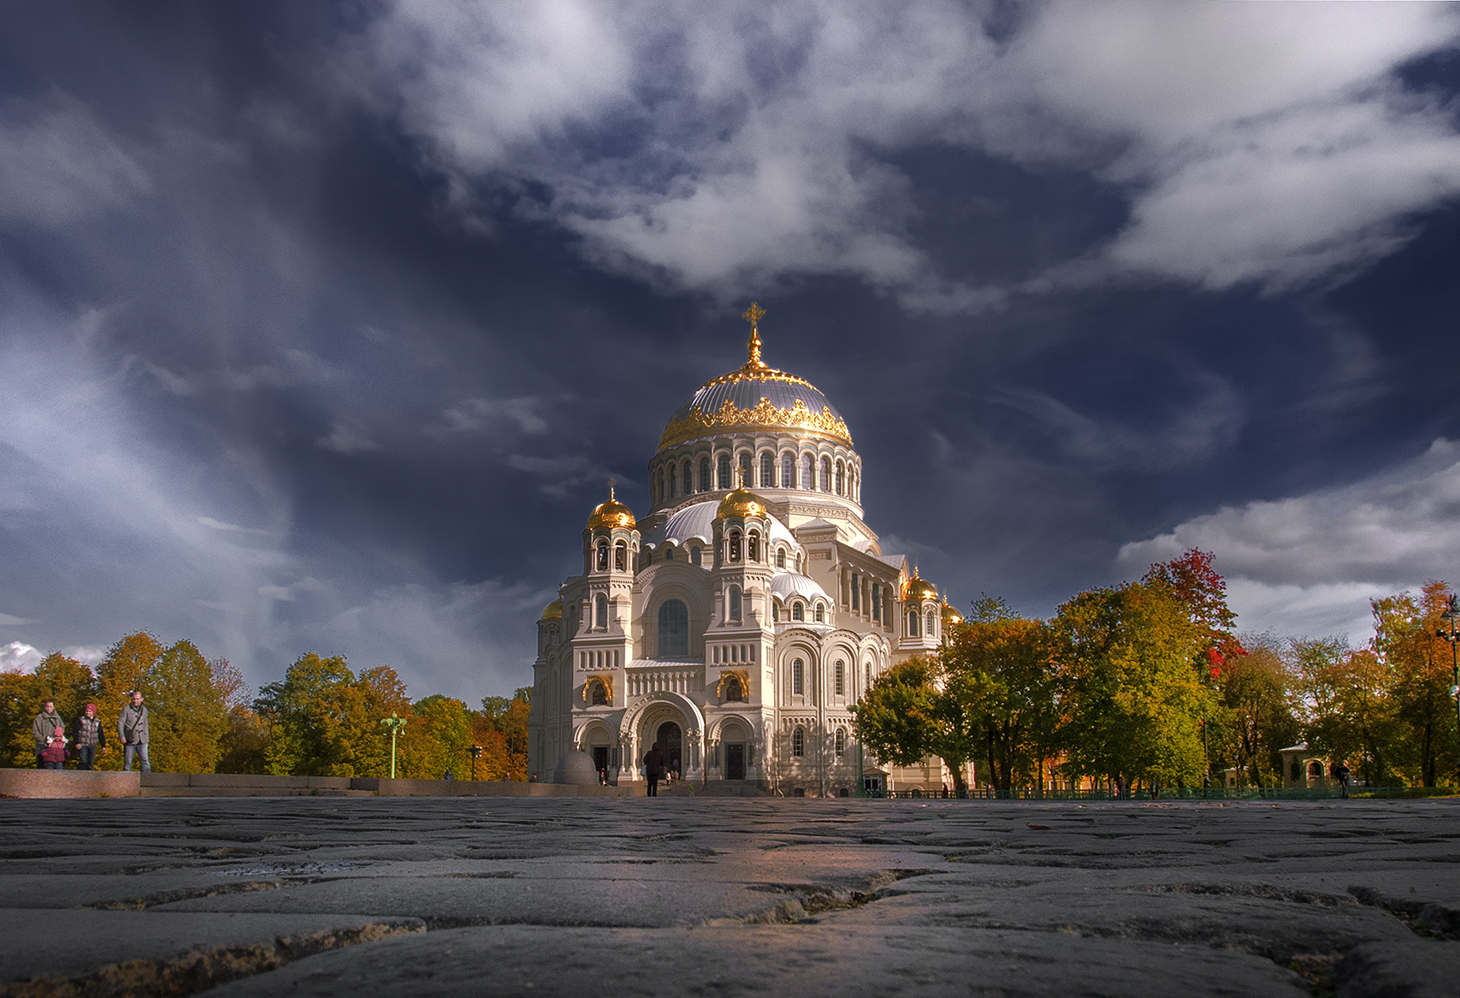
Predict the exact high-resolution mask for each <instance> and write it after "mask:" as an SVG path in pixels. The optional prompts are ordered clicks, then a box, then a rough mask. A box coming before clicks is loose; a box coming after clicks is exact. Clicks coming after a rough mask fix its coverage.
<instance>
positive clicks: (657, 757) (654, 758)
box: [644, 742, 664, 797]
mask: <svg viewBox="0 0 1460 998" xmlns="http://www.w3.org/2000/svg"><path fill="white" fill-rule="evenodd" d="M663 775H664V753H663V752H661V751H659V743H658V742H655V743H654V744H653V745H651V746H649V754H648V755H646V756H644V777H645V778H646V779H647V780H648V781H649V796H650V797H658V796H659V777H661V776H663Z"/></svg>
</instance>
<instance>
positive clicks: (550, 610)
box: [538, 596, 563, 620]
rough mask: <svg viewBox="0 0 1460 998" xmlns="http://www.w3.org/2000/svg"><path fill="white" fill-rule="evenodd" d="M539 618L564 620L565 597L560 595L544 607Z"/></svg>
mask: <svg viewBox="0 0 1460 998" xmlns="http://www.w3.org/2000/svg"><path fill="white" fill-rule="evenodd" d="M538 619H539V620H562V619H563V598H562V597H561V596H559V597H558V598H557V599H555V600H553V601H552V602H551V603H549V604H548V605H547V606H545V607H543V611H542V616H541V617H539V618H538Z"/></svg>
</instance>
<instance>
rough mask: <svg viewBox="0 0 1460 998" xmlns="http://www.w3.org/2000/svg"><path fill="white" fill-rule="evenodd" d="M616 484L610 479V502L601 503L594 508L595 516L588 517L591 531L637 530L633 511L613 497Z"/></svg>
mask: <svg viewBox="0 0 1460 998" xmlns="http://www.w3.org/2000/svg"><path fill="white" fill-rule="evenodd" d="M615 484H616V483H615V482H614V481H613V480H612V479H609V482H608V502H601V503H599V504H598V505H597V506H594V507H593V514H592V515H591V516H589V517H588V529H589V530H599V529H604V530H613V529H614V528H616V527H621V528H623V529H624V530H633V529H634V528H635V521H634V514H633V511H632V510H630V509H629V508H628V507H627V506H625V505H624V504H623V503H621V502H619V501H618V500H617V499H615V498H614V497H613V488H614V485H615Z"/></svg>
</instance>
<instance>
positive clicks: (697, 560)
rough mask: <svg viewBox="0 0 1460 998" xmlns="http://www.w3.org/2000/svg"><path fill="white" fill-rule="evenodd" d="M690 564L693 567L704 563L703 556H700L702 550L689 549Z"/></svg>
mask: <svg viewBox="0 0 1460 998" xmlns="http://www.w3.org/2000/svg"><path fill="white" fill-rule="evenodd" d="M689 563H690V564H691V565H699V564H701V563H702V558H701V555H700V548H690V549H689Z"/></svg>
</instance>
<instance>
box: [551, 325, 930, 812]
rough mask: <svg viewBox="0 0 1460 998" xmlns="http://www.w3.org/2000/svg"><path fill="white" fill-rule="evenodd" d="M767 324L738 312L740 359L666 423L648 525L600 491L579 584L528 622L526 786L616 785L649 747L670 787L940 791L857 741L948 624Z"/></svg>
mask: <svg viewBox="0 0 1460 998" xmlns="http://www.w3.org/2000/svg"><path fill="white" fill-rule="evenodd" d="M764 314H765V312H764V310H762V309H761V308H760V307H759V306H758V305H752V306H751V308H750V310H749V311H747V312H746V313H745V318H746V319H748V320H749V321H750V323H751V330H750V340H749V343H748V350H749V358H748V360H747V362H746V363H745V364H744V365H743V366H742V367H740V368H737V369H736V370H734V371H731V372H730V373H729V374H725V375H722V376H720V377H718V378H714V379H712V380H710V381H707V382H705V383H704V384H703V385H701V386H700V388H699V389H698V390H696V391H695V392H694V393H693V394H691V395H690V397H689V398H687V399H686V400H685V401H684V402H683V403H682V404H681V405H680V406H679V407H678V408H677V409H676V410H675V412H674V414H673V416H672V417H671V418H670V420H669V423H668V425H667V426H666V427H665V430H664V433H663V435H662V436H661V438H660V441H659V446H658V448H657V449H656V452H655V455H654V457H653V459H652V460H651V461H650V463H649V477H650V482H649V511H648V512H647V513H646V514H645V515H644V516H643V517H641V518H640V517H635V515H634V513H633V511H632V510H630V509H629V508H628V506H627V505H626V504H624V503H622V502H620V501H619V500H618V498H617V496H616V494H615V491H614V483H610V486H609V497H608V500H607V501H606V502H602V503H599V504H598V505H597V506H595V507H594V509H593V512H592V513H591V514H590V516H589V517H588V523H587V527H586V528H585V529H584V531H583V555H584V560H583V572H582V574H580V575H576V576H573V577H571V578H568V579H566V580H565V581H564V582H563V584H562V586H561V587H560V588H559V593H560V598H558V599H555V600H553V601H552V602H551V603H549V604H548V605H547V607H546V608H545V609H544V610H543V614H542V617H541V620H540V621H539V626H538V655H537V660H536V662H535V663H534V666H533V679H534V685H533V692H532V697H531V705H532V706H531V717H530V721H529V745H528V755H529V765H530V768H531V770H532V771H533V772H536V773H539V774H543V775H546V774H549V773H552V772H554V770H555V767H556V764H557V761H558V760H559V759H562V758H565V757H567V756H568V754H570V753H584V754H586V755H587V756H588V757H589V758H591V759H592V760H593V766H594V769H595V770H596V771H603V772H606V773H607V774H608V776H609V779H610V781H611V782H615V783H618V784H624V783H631V782H634V781H637V780H640V779H642V775H641V774H640V771H639V770H640V761H641V760H642V758H643V756H644V754H645V753H646V752H647V751H648V749H649V746H650V745H652V744H654V743H656V742H657V743H658V744H659V746H660V750H661V751H662V752H663V753H664V754H665V757H666V760H667V762H668V765H669V767H670V768H671V769H674V770H676V771H678V772H679V774H680V775H681V777H683V778H684V779H685V780H694V781H695V782H712V781H716V780H723V781H729V782H736V783H741V784H745V785H747V786H748V787H750V788H751V789H752V790H754V789H755V788H759V790H761V791H764V792H774V791H776V790H779V791H780V792H782V793H784V794H786V795H787V796H793V795H795V794H797V793H798V792H799V793H804V794H810V795H848V794H852V793H856V792H857V790H858V788H860V787H862V786H864V785H866V786H873V787H880V788H882V789H898V788H911V787H915V786H923V787H928V788H931V787H938V786H941V785H942V784H943V783H946V782H951V778H950V777H949V776H948V774H947V773H946V771H945V770H944V768H943V763H942V762H941V761H940V760H937V759H929V760H925V761H924V762H923V763H921V764H918V765H914V766H894V765H891V764H883V763H881V762H879V761H878V760H877V759H876V758H875V754H874V753H872V752H871V751H870V750H867V749H865V747H861V748H859V747H858V746H857V744H856V737H855V727H854V725H853V723H852V722H853V715H852V707H853V706H854V705H855V704H856V703H857V701H858V699H859V698H860V697H861V695H862V694H863V693H864V692H865V691H866V690H867V689H868V688H869V687H870V685H871V683H872V682H873V680H875V679H876V677H877V676H878V675H880V674H881V673H882V672H884V671H885V670H887V669H888V668H890V667H891V666H893V665H896V664H898V663H899V662H903V661H906V660H907V659H908V658H910V657H912V656H914V655H926V654H929V653H930V652H934V651H936V649H937V647H938V645H939V642H940V641H941V640H942V636H943V632H944V631H945V630H946V629H947V626H948V622H949V621H951V620H952V619H953V617H956V611H952V610H951V608H948V609H947V610H946V612H944V611H945V604H944V603H943V601H942V600H941V599H940V597H939V594H938V590H937V588H936V587H934V586H933V584H932V583H930V582H928V581H926V580H924V579H922V578H921V577H920V576H919V575H918V574H917V571H916V569H912V570H911V571H910V568H911V566H910V565H909V564H908V561H907V559H906V558H904V557H902V556H900V555H884V554H883V553H882V549H881V547H880V544H879V541H878V538H877V534H876V533H875V532H874V531H873V530H872V529H871V528H870V527H869V526H868V525H867V524H866V523H865V522H864V521H863V520H862V508H861V503H860V494H861V479H862V462H861V458H860V457H858V456H857V453H856V451H855V450H853V448H852V436H851V433H850V431H849V430H848V429H847V424H846V422H845V420H844V419H843V418H842V416H841V414H840V413H839V412H838V411H837V409H836V408H835V407H834V406H833V405H832V404H831V402H830V401H828V400H827V398H826V397H825V396H824V395H823V394H822V393H821V392H820V391H818V390H817V389H816V388H815V387H814V386H813V385H811V383H810V382H808V381H806V380H805V379H804V378H801V377H798V376H796V375H793V374H788V373H786V372H784V371H779V370H776V369H775V368H772V367H770V366H768V365H767V364H766V363H765V362H764V361H763V360H762V359H761V349H762V344H761V338H760V330H759V320H760V319H761V317H762V316H764ZM950 613H951V614H952V615H953V616H949V614H950ZM574 758H578V756H574ZM859 760H860V762H861V763H862V768H861V769H860V770H859V769H858V764H859Z"/></svg>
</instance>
